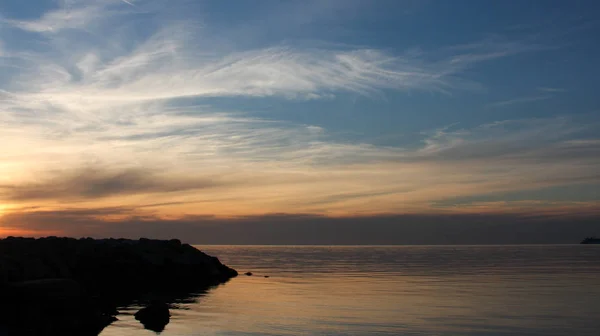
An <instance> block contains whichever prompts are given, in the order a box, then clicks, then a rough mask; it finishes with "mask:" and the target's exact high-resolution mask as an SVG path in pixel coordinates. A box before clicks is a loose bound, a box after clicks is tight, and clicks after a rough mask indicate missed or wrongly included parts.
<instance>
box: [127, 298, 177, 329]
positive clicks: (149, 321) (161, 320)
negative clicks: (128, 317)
mask: <svg viewBox="0 0 600 336" xmlns="http://www.w3.org/2000/svg"><path fill="white" fill-rule="evenodd" d="M134 316H135V319H136V320H138V321H140V322H141V323H142V325H144V328H146V329H148V330H152V331H155V332H162V331H163V330H164V329H165V326H166V325H167V324H169V320H170V318H171V313H170V312H169V306H168V305H167V304H166V303H159V302H153V303H151V304H150V305H148V306H147V307H145V308H142V309H140V310H139V311H138V312H137V313H135V315H134Z"/></svg>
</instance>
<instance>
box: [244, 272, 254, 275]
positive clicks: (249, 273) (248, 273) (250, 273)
mask: <svg viewBox="0 0 600 336" xmlns="http://www.w3.org/2000/svg"><path fill="white" fill-rule="evenodd" d="M244 274H246V275H247V276H251V275H252V272H246V273H244Z"/></svg>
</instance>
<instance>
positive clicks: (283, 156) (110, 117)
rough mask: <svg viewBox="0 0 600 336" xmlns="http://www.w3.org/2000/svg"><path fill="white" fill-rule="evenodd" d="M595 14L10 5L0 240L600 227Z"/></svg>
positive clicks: (10, 1) (330, 237) (452, 6)
mask: <svg viewBox="0 0 600 336" xmlns="http://www.w3.org/2000/svg"><path fill="white" fill-rule="evenodd" d="M599 14H600V3H598V2H597V1H596V0H591V1H552V0H539V1H534V0H531V1H522V0H511V1H477V0H472V1H465V0H462V1H459V0H457V1H447V0H440V1H426V0H424V1H417V0H405V1H403V0H398V1H393V0H390V1H386V0H380V1H371V0H364V1H360V0H333V1H324V0H323V1H320V0H315V1H310V0H307V1H239V0H238V1H226V0H218V1H217V0H215V1H202V0H170V1H167V0H127V1H125V0H88V1H84V0H62V1H61V0H30V1H22V0H7V1H2V2H0V126H1V131H0V236H6V235H33V236H41V235H69V236H95V237H96V236H97V237H105V236H127V237H139V236H150V237H158V238H167V237H170V236H177V237H179V238H182V239H184V240H188V241H191V242H202V243H455V242H458V243H465V242H471V241H475V242H477V241H484V242H495V243H498V242H500V243H501V242H508V243H510V242H569V241H571V240H572V239H576V238H577V239H579V238H583V237H582V236H581V235H584V236H585V235H592V234H596V235H600V194H599V192H598V191H599V190H600V95H599V93H598V83H597V82H598V78H600V66H599V65H598V60H599V59H600V44H599V43H598V36H600V21H599V20H598V18H599V17H600V16H599ZM515 230H516V231H515ZM519 230H521V231H519ZM490 236H493V237H497V238H493V239H488V238H489V237H490ZM423 237H429V238H431V239H430V240H427V239H426V238H423ZM465 237H468V238H465ZM486 237H487V238H486ZM575 242H576V241H575Z"/></svg>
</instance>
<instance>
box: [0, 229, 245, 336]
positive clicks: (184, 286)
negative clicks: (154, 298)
mask: <svg viewBox="0 0 600 336" xmlns="http://www.w3.org/2000/svg"><path fill="white" fill-rule="evenodd" d="M237 275H238V273H237V271H236V270H234V269H232V268H230V267H227V266H226V265H223V264H222V263H221V262H220V261H219V259H217V258H216V257H212V256H209V255H207V254H205V253H203V252H201V251H199V250H197V249H196V248H194V247H193V246H191V245H188V244H182V243H181V242H180V241H179V240H177V239H173V240H150V239H144V238H141V239H139V240H130V239H92V238H83V239H74V238H58V237H47V238H40V239H34V238H16V237H8V238H5V239H0V334H3V332H4V331H8V334H10V335H13V334H14V335H39V334H52V335H82V336H83V335H90V336H91V335H98V334H99V333H100V332H101V331H102V329H103V328H104V327H106V326H107V325H109V324H110V323H112V322H113V321H114V320H116V315H117V314H118V311H117V307H118V306H123V305H127V304H129V303H131V302H140V301H142V302H143V300H144V298H147V297H149V295H150V294H152V293H155V294H156V293H178V294H176V295H180V296H186V295H187V294H185V293H201V292H202V291H206V289H207V288H210V287H211V286H215V285H218V284H221V283H223V282H226V281H228V280H229V279H230V278H232V277H235V276H237ZM167 303H168V302H167ZM167 303H166V304H167Z"/></svg>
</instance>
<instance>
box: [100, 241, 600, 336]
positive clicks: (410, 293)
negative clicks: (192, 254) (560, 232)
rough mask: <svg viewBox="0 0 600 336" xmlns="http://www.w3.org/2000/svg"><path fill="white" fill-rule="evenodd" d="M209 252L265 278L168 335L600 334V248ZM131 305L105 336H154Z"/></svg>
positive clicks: (188, 315)
mask: <svg viewBox="0 0 600 336" xmlns="http://www.w3.org/2000/svg"><path fill="white" fill-rule="evenodd" d="M198 248H199V249H201V250H203V251H205V252H207V253H209V254H211V255H215V256H218V257H219V258H220V259H221V261H223V262H224V263H226V264H228V265H230V266H232V267H234V268H236V269H237V270H238V271H241V272H245V271H252V272H254V276H252V277H247V276H244V275H242V276H239V277H238V278H235V279H233V280H231V281H230V282H228V283H226V284H224V285H221V286H219V287H217V288H214V289H211V290H209V291H208V292H207V293H199V294H198V295H199V296H197V297H195V298H192V299H188V300H183V301H181V302H179V304H178V307H179V308H180V309H177V310H173V311H172V314H173V317H172V318H171V322H170V324H169V325H167V327H166V329H165V331H164V332H163V333H162V335H486V336H487V335H489V336H491V335H495V336H496V335H540V336H542V335H543V336H549V335H561V336H562V335H571V336H579V335H582V336H584V335H594V336H597V335H600V245H596V246H591V245H590V246H585V245H572V246H570V245H562V246H539V245H537V246H394V247H373V246H371V247H368V246H361V247H347V246H345V247H326V246H318V247H317V246H294V247H290V246H198ZM264 275H269V276H270V277H269V278H265V277H264ZM125 308H126V309H123V310H122V312H123V313H124V315H121V316H119V318H120V321H117V322H115V323H114V324H113V325H111V326H109V327H108V328H106V329H105V330H104V331H103V332H102V333H101V335H102V336H115V335H152V334H154V332H152V331H148V330H144V329H142V327H141V325H140V324H139V322H137V321H135V320H134V319H133V317H132V316H131V315H130V314H132V313H134V312H135V310H136V309H137V308H138V307H135V306H132V307H125Z"/></svg>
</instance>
